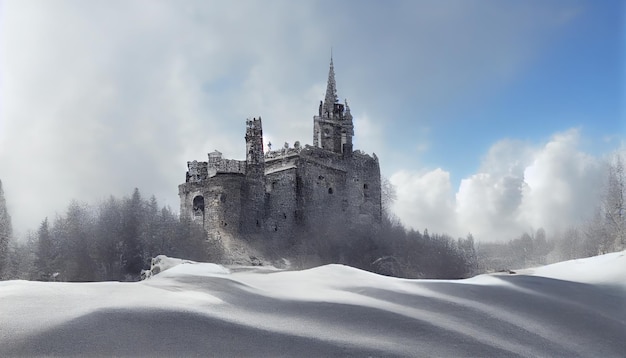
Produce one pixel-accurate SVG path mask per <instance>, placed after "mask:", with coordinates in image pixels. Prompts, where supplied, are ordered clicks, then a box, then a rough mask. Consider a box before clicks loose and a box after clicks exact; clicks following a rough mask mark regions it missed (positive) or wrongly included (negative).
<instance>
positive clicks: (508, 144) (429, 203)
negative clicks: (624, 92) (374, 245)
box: [390, 129, 606, 241]
mask: <svg viewBox="0 0 626 358" xmlns="http://www.w3.org/2000/svg"><path fill="white" fill-rule="evenodd" d="M390 180H391V182H392V184H394V185H395V186H396V188H397V191H398V194H399V195H398V200H397V201H396V203H395V205H394V208H393V209H394V211H395V212H396V213H397V215H398V216H399V217H400V218H401V219H402V220H403V222H405V223H406V224H407V225H410V226H412V227H414V228H417V229H423V228H429V229H431V230H434V231H439V232H446V233H449V234H451V235H455V236H463V235H465V234H467V233H468V232H471V233H472V234H473V235H475V236H476V237H477V238H478V239H479V240H485V241H498V240H510V239H512V238H514V237H516V236H518V235H520V234H521V233H522V232H527V231H533V230H536V229H538V228H540V227H542V228H544V229H546V230H548V231H551V232H555V231H559V230H563V229H565V228H567V227H568V226H571V225H576V224H578V223H580V222H581V221H582V220H585V219H587V218H589V216H590V215H591V213H592V211H593V210H594V209H595V207H596V205H597V203H598V200H599V195H600V194H601V190H602V185H603V183H604V181H605V180H606V172H605V166H604V164H603V161H602V160H601V159H600V158H596V157H593V156H591V155H589V154H586V153H584V152H582V151H581V149H580V132H579V130H577V129H572V130H568V131H566V132H563V133H557V134H555V135H554V136H553V137H552V138H551V139H550V140H548V141H547V142H546V143H543V144H542V145H539V146H533V145H531V144H529V143H524V142H520V141H511V140H503V141H500V142H498V143H496V144H494V145H493V146H492V147H491V149H490V150H489V152H488V154H487V155H486V156H485V158H484V159H483V163H482V166H481V168H480V171H479V172H478V173H476V174H474V175H471V176H469V177H467V178H464V179H462V180H461V183H460V185H459V188H458V189H457V190H456V193H455V192H453V189H452V185H451V183H450V179H449V174H448V173H447V172H445V171H444V170H442V169H436V170H433V171H429V172H425V173H410V172H406V171H400V172H397V173H395V174H394V175H392V176H391V179H390ZM451 197H454V199H453V200H450V198H451Z"/></svg>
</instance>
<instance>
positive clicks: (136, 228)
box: [0, 189, 221, 281]
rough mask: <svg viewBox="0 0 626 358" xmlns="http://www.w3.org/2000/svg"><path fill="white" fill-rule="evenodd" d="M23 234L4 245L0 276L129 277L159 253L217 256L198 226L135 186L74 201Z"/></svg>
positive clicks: (204, 257)
mask: <svg viewBox="0 0 626 358" xmlns="http://www.w3.org/2000/svg"><path fill="white" fill-rule="evenodd" d="M0 194H1V193H0ZM0 204H1V203H0ZM0 206H1V205H0ZM0 210H2V209H0ZM0 214H1V211H0ZM27 236H28V238H27V240H26V242H24V243H21V244H18V243H17V242H16V241H15V240H13V241H11V244H10V245H9V244H8V243H7V245H6V246H7V250H6V255H5V256H4V260H3V262H4V270H3V271H2V272H3V277H4V278H5V279H30V280H42V281H108V280H115V281H133V280H138V279H139V275H140V272H141V270H142V269H145V268H149V267H150V261H151V258H152V257H155V256H156V255H159V254H164V255H168V256H173V257H183V258H188V259H191V260H198V261H219V260H220V259H221V251H220V249H219V246H218V245H212V243H211V242H209V241H207V240H206V235H205V233H204V231H203V230H202V228H199V227H198V226H197V225H190V223H188V222H185V221H181V220H179V218H178V215H177V214H176V213H174V212H172V211H171V210H170V209H169V208H168V207H159V205H158V202H157V200H156V198H155V197H154V196H152V197H151V198H149V199H144V198H143V197H142V196H141V193H140V192H139V190H138V189H135V190H134V191H133V193H132V194H131V195H130V196H127V197H124V198H121V199H119V198H116V197H113V196H111V197H110V198H109V199H107V200H105V201H103V202H101V203H100V204H98V205H94V206H92V205H88V204H85V203H79V202H76V201H74V202H72V203H70V205H69V207H68V209H67V211H66V212H65V214H63V215H58V216H57V217H56V218H55V219H54V220H52V221H50V220H48V219H47V218H46V219H44V220H43V221H42V222H41V224H40V226H39V228H38V230H37V231H36V232H34V233H29V234H28V235H27Z"/></svg>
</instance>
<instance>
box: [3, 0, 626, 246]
mask: <svg viewBox="0 0 626 358" xmlns="http://www.w3.org/2000/svg"><path fill="white" fill-rule="evenodd" d="M0 4H1V5H0V11H1V16H0V21H1V25H0V26H1V29H2V31H1V33H2V35H1V37H0V41H1V46H0V48H1V53H2V62H1V67H0V71H1V76H0V78H1V82H2V83H1V90H2V93H1V95H0V100H1V102H0V108H1V110H0V179H2V181H3V183H4V188H5V193H6V197H7V201H8V205H9V210H10V212H11V214H12V217H13V221H14V226H15V227H16V229H17V230H18V231H21V232H24V231H25V230H27V229H34V228H36V227H37V225H38V224H39V222H40V221H41V220H42V219H43V218H44V217H45V216H50V217H53V216H54V213H55V211H59V212H62V211H63V210H65V208H66V207H67V204H68V203H69V201H70V200H71V199H78V200H82V201H95V200H98V199H102V198H105V197H107V196H108V195H110V194H114V195H117V196H121V195H127V194H129V193H130V192H131V191H132V189H133V188H134V187H139V188H140V189H141V191H142V192H143V193H144V194H155V195H156V196H157V198H159V199H160V201H161V204H167V205H170V206H171V207H173V208H177V207H178V198H177V185H178V184H180V183H181V182H183V181H184V172H185V168H186V162H187V161H188V160H194V159H195V160H206V153H207V152H209V151H212V150H214V149H218V150H220V151H221V152H223V153H224V155H225V156H226V157H233V158H239V159H241V158H243V157H244V152H243V148H244V146H243V143H244V141H243V134H244V129H245V118H246V117H252V116H258V115H261V116H262V117H263V121H264V131H265V134H266V142H267V141H271V142H272V143H275V144H276V145H278V146H280V145H282V143H284V142H285V141H288V142H289V143H291V144H293V142H294V141H296V140H299V141H300V142H301V143H303V144H307V143H308V144H311V137H312V125H313V123H312V122H313V121H312V116H313V115H314V114H315V113H316V112H317V106H318V103H319V100H321V99H322V98H323V95H324V90H325V81H326V75H327V71H328V67H327V66H328V60H329V55H330V48H331V47H332V48H333V52H334V61H335V69H336V74H337V84H338V91H339V96H340V99H341V100H343V98H346V97H347V99H348V101H349V104H350V107H351V109H352V114H353V115H354V117H355V132H356V133H355V148H358V149H362V150H364V151H366V152H369V153H371V152H375V153H376V154H377V155H378V157H379V158H380V160H381V165H382V171H383V175H385V176H386V177H388V178H390V179H391V181H392V183H394V184H395V185H396V187H397V190H398V194H399V195H398V198H399V199H398V201H397V203H396V205H395V206H394V208H393V209H394V212H395V213H396V214H397V215H398V216H399V217H400V218H401V219H402V220H403V221H404V222H405V223H406V224H407V225H409V226H413V227H415V228H416V229H419V230H423V229H424V228H425V227H428V228H429V230H431V231H436V232H446V233H449V234H452V235H454V236H464V235H465V234H467V233H468V232H472V233H473V234H474V235H475V237H476V238H477V239H479V240H480V239H486V240H498V239H499V240H508V239H510V238H511V236H512V235H518V234H519V232H520V230H530V229H537V228H539V227H544V228H545V229H546V230H548V231H549V232H550V231H551V230H556V229H559V228H562V227H564V226H566V225H571V224H572V223H576V222H578V221H579V220H581V219H584V218H585V217H586V216H587V215H588V214H589V212H590V210H591V209H592V208H593V206H594V205H595V200H596V197H595V194H596V191H597V190H599V188H601V184H602V181H603V179H604V177H603V173H602V170H603V164H602V160H604V159H605V158H606V157H607V156H608V155H609V154H610V153H611V152H613V151H614V150H618V149H620V148H622V150H623V148H624V144H623V143H624V123H625V121H624V101H623V100H622V96H623V85H624V81H623V75H622V73H623V43H624V33H626V32H625V31H623V30H624V28H623V26H624V21H623V11H624V5H623V3H622V2H617V1H603V2H594V1H551V2H548V3H547V2H545V1H526V2H519V3H518V2H501V1H481V2H471V3H470V2H466V1H446V2H445V3H441V2H439V1H420V2H415V1H395V2H392V3H389V4H388V3H384V4H383V3H378V2H362V1H344V2H340V3H336V2H332V1H300V2H290V1H271V2H266V1H257V2H255V1H239V2H237V3H227V2H212V1H186V2H183V3H179V2H170V1H134V2H124V1H89V2H82V1H71V0H68V1H55V2H48V1H28V2H24V1H13V0H5V1H2V2H0Z"/></svg>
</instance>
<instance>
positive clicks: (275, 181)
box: [178, 57, 381, 243]
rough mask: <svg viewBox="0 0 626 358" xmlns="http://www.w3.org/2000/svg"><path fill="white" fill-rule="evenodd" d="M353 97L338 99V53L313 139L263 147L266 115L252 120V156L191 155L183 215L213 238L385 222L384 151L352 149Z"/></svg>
mask: <svg viewBox="0 0 626 358" xmlns="http://www.w3.org/2000/svg"><path fill="white" fill-rule="evenodd" d="M353 135H354V126H353V122H352V115H351V114H350V108H349V107H348V103H347V102H346V103H345V104H341V103H339V101H338V99H337V88H336V83H335V72H334V66H333V60H332V57H331V60H330V70H329V72H328V83H327V87H326V96H325V99H324V101H323V102H322V101H320V105H319V109H318V113H317V115H315V116H314V117H313V145H312V146H310V145H305V146H301V145H300V143H299V142H295V143H294V145H293V147H290V146H289V145H288V144H287V143H285V145H284V147H283V148H280V149H278V150H271V147H270V150H268V152H265V153H264V150H263V128H262V124H261V117H259V118H253V119H248V120H246V136H245V140H246V160H245V161H239V160H233V159H225V158H222V153H220V152H218V151H214V152H211V153H209V154H208V161H207V162H198V161H192V162H187V167H188V171H187V173H186V179H185V183H183V184H181V185H179V187H178V191H179V196H180V213H181V217H188V218H190V219H191V220H192V221H194V222H197V223H199V224H202V225H203V227H204V228H205V230H206V231H207V233H208V235H209V237H210V238H213V239H219V240H232V239H233V238H239V237H247V238H273V239H276V240H279V241H281V242H284V243H289V242H291V240H294V238H295V237H298V236H299V235H300V234H307V233H312V232H315V231H316V230H319V229H321V228H323V227H324V226H325V225H331V224H332V225H341V226H342V227H344V228H348V229H349V228H350V227H355V226H358V225H374V226H375V225H378V224H379V223H380V220H381V182H380V167H379V163H378V158H377V157H376V155H375V154H374V155H373V156H370V155H367V154H365V153H363V152H361V151H359V150H353V148H352V137H353Z"/></svg>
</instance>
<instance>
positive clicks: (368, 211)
mask: <svg viewBox="0 0 626 358" xmlns="http://www.w3.org/2000/svg"><path fill="white" fill-rule="evenodd" d="M347 182H348V185H347V189H348V190H347V195H348V198H347V199H348V201H349V202H350V203H351V205H350V207H349V210H348V213H347V214H348V217H349V218H350V221H351V222H352V223H354V224H359V225H370V224H376V223H380V221H381V215H382V208H381V191H380V166H379V163H378V160H377V159H376V158H375V157H370V156H369V155H363V154H360V153H355V154H354V155H353V156H352V157H351V158H350V165H349V170H348V179H347Z"/></svg>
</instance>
